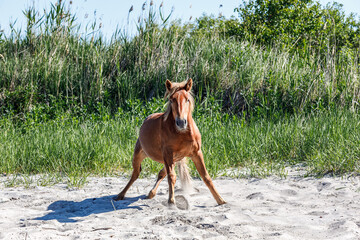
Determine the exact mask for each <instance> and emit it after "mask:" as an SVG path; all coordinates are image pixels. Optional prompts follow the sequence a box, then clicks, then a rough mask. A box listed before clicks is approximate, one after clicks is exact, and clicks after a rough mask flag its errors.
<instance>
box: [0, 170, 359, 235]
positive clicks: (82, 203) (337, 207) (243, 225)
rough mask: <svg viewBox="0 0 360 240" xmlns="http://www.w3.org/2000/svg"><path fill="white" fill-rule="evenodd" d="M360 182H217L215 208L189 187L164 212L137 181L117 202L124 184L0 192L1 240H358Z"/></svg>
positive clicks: (163, 192) (203, 191)
mask: <svg viewBox="0 0 360 240" xmlns="http://www.w3.org/2000/svg"><path fill="white" fill-rule="evenodd" d="M359 180H360V178H359V177H351V178H321V179H315V178H299V177H291V176H290V177H288V178H287V179H279V178H277V177H270V178H266V179H216V180H215V181H214V183H215V186H216V187H217V189H218V191H219V192H220V193H221V195H222V196H223V198H224V199H225V200H226V201H227V202H228V203H227V204H226V205H222V206H217V204H216V202H215V200H214V199H213V198H212V196H211V194H210V192H209V190H208V189H207V188H206V186H205V185H204V183H203V182H202V181H200V180H194V186H195V187H196V189H197V190H196V191H195V192H194V193H192V194H190V195H183V193H182V191H181V190H180V189H177V191H176V200H177V208H169V207H168V206H167V196H168V193H167V191H168V186H167V182H166V181H163V182H162V183H161V185H160V187H159V193H158V195H157V196H156V197H155V198H154V199H145V196H146V194H147V193H148V192H149V190H150V189H151V187H152V185H153V183H154V179H139V180H137V181H136V182H135V183H134V185H133V187H132V188H130V190H129V192H128V194H127V198H126V199H125V200H123V201H119V202H114V201H112V198H113V197H114V196H115V195H116V194H117V193H118V192H119V191H120V190H121V189H122V187H123V186H124V185H125V184H126V182H127V179H126V178H110V177H108V178H89V183H88V184H86V186H85V187H84V188H82V189H77V190H74V189H68V188H67V186H66V184H56V185H54V186H49V187H39V186H35V187H33V188H30V189H24V188H22V187H18V188H5V187H4V184H2V185H1V187H0V216H1V217H0V239H339V240H340V239H341V240H344V239H360V202H359V200H360V181H359ZM1 181H2V182H4V181H5V177H3V178H1ZM178 186H180V184H179V183H177V187H178Z"/></svg>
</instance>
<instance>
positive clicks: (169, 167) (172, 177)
mask: <svg viewBox="0 0 360 240" xmlns="http://www.w3.org/2000/svg"><path fill="white" fill-rule="evenodd" d="M163 156H164V165H165V169H166V173H167V176H168V182H169V200H168V203H169V204H175V190H174V189H175V183H176V173H175V163H174V159H173V154H172V151H170V150H166V151H164V152H163Z"/></svg>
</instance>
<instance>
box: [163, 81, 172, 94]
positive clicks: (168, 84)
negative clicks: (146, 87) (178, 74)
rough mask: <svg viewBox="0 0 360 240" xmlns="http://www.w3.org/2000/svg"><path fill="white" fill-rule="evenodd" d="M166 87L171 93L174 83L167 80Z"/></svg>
mask: <svg viewBox="0 0 360 240" xmlns="http://www.w3.org/2000/svg"><path fill="white" fill-rule="evenodd" d="M165 86H166V89H167V90H168V91H170V89H171V87H172V83H171V82H170V80H169V79H167V80H166V82H165Z"/></svg>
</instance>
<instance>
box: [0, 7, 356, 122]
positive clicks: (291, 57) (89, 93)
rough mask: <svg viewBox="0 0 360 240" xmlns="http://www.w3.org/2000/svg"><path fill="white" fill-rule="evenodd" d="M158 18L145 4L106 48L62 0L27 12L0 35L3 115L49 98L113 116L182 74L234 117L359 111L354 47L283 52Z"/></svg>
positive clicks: (202, 95) (96, 28)
mask: <svg viewBox="0 0 360 240" xmlns="http://www.w3.org/2000/svg"><path fill="white" fill-rule="evenodd" d="M161 11H162V10H161V9H160V12H161ZM38 13H39V15H38ZM158 13H159V11H157V10H156V9H155V6H154V5H153V6H149V12H148V13H147V14H145V13H144V14H143V15H142V16H145V17H143V18H140V23H139V25H138V32H137V33H136V34H135V36H134V37H132V38H130V37H129V36H128V35H126V32H123V31H121V30H117V31H116V32H115V33H114V35H113V37H112V38H111V39H110V40H109V41H106V40H105V39H104V38H103V36H102V34H101V29H100V26H99V25H97V24H96V23H94V24H93V25H91V27H90V29H88V32H86V33H81V32H80V30H79V29H81V28H80V26H79V25H76V21H75V16H74V15H73V14H72V13H71V12H70V10H68V8H67V6H66V4H65V3H62V4H58V5H54V6H52V8H51V9H50V10H49V11H48V12H45V13H41V12H38V11H37V10H36V9H34V8H30V9H28V10H26V11H25V14H26V16H27V21H28V25H27V28H26V31H25V32H17V31H16V29H15V28H14V27H13V30H12V32H11V34H10V35H9V36H5V35H2V36H1V41H0V53H1V56H2V57H1V58H0V69H1V71H0V88H1V89H2V91H1V96H0V104H1V109H2V112H6V111H13V112H15V113H23V112H28V111H32V109H33V108H34V106H35V105H38V104H40V105H41V104H45V105H51V103H52V101H51V98H52V97H53V98H56V99H62V100H63V101H65V102H67V103H68V104H70V106H72V107H74V106H75V105H76V106H80V107H81V108H83V107H84V106H87V107H88V108H89V109H94V108H96V106H97V104H98V103H101V104H102V105H104V106H105V107H107V108H111V109H112V110H113V112H116V110H117V108H118V107H123V106H124V104H125V102H126V101H127V100H129V99H132V100H134V99H141V100H148V99H151V98H152V97H161V96H162V94H163V85H164V82H165V80H166V79H170V80H173V81H182V80H184V79H186V78H188V77H192V78H193V79H194V81H195V86H194V91H195V93H196V96H197V98H198V99H199V100H200V102H201V101H203V100H204V99H206V98H208V97H215V98H216V99H219V100H222V101H223V104H222V105H223V106H222V107H223V108H224V109H226V110H227V111H230V112H231V113H235V114H238V113H239V112H242V111H243V110H246V111H247V112H248V113H256V114H257V113H260V114H263V113H265V114H268V115H271V114H273V113H276V112H289V113H294V112H297V113H299V112H310V111H312V110H313V109H324V108H331V107H333V106H338V107H339V106H340V107H345V108H347V109H351V108H352V109H354V108H357V106H358V102H359V78H358V76H359V70H358V63H359V61H358V60H359V54H358V52H357V51H355V50H351V49H346V48H344V49H341V50H337V49H336V48H335V47H333V46H332V45H331V43H330V42H329V47H328V51H327V52H326V53H323V52H322V53H320V52H317V50H316V49H313V48H311V47H309V48H306V49H304V50H303V51H302V52H301V53H296V52H295V53H294V52H292V53H290V52H289V51H287V50H286V49H284V48H278V47H277V46H276V45H274V46H272V47H259V46H256V45H254V44H252V43H249V42H241V41H239V40H238V39H235V38H224V37H223V36H222V32H221V31H219V30H218V29H214V31H213V32H211V34H209V33H203V32H201V31H197V30H196V25H194V24H192V23H185V24H180V23H178V22H177V21H174V22H168V20H165V19H163V18H160V15H159V14H158ZM163 15H164V14H163ZM161 16H162V15H161ZM94 106H95V107H94Z"/></svg>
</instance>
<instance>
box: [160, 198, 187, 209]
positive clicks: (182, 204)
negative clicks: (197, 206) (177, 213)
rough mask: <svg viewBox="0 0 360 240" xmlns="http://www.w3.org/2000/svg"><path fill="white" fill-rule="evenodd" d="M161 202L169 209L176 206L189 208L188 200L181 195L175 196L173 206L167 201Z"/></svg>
mask: <svg viewBox="0 0 360 240" xmlns="http://www.w3.org/2000/svg"><path fill="white" fill-rule="evenodd" d="M162 204H163V205H164V206H167V207H169V208H170V209H176V208H178V209H180V210H189V202H188V200H187V199H186V198H185V197H184V196H183V195H177V196H175V206H174V205H173V204H169V203H168V202H167V201H163V202H162Z"/></svg>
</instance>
